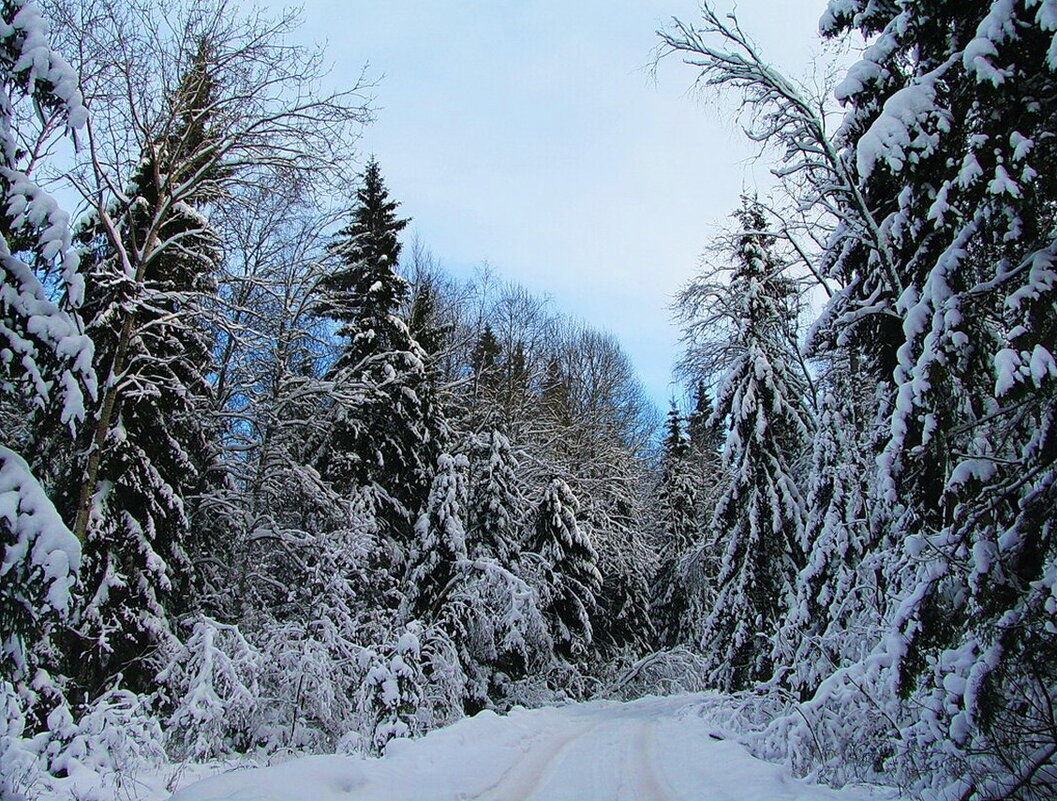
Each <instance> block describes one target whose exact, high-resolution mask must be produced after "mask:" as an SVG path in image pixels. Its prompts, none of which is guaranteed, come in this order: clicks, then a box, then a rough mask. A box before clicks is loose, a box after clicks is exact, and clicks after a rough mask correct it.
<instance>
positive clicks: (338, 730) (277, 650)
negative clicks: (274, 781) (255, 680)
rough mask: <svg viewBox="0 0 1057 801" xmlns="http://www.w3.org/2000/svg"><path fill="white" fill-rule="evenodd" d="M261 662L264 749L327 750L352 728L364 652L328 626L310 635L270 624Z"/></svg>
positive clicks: (260, 731)
mask: <svg viewBox="0 0 1057 801" xmlns="http://www.w3.org/2000/svg"><path fill="white" fill-rule="evenodd" d="M258 636H259V637H260V648H261V653H262V655H263V658H264V668H263V671H262V674H261V692H262V696H263V697H264V698H265V699H266V701H265V703H264V704H263V706H265V707H267V711H266V710H264V709H262V710H260V711H259V713H258V722H257V731H258V739H259V740H260V742H261V743H262V744H264V745H267V746H268V747H280V746H281V747H286V748H300V749H310V750H315V751H320V750H323V751H326V750H332V749H333V748H334V747H335V746H336V745H337V744H338V743H339V741H340V740H341V738H342V737H343V736H344V735H346V734H348V733H349V732H350V730H352V729H353V728H354V727H355V726H356V724H357V721H356V705H355V697H356V695H357V693H358V691H359V688H360V687H361V685H362V683H363V678H364V670H363V668H362V667H361V664H360V661H361V660H360V655H361V653H363V651H364V649H363V648H362V647H361V646H359V645H357V644H355V643H353V642H351V641H350V640H348V639H345V638H344V637H342V636H340V632H338V631H337V630H336V629H335V628H334V627H333V626H328V625H327V621H325V620H321V621H317V625H316V626H313V627H312V628H311V629H308V630H306V629H305V628H303V627H301V626H299V625H295V624H292V623H278V622H273V623H272V624H271V625H270V626H269V627H268V628H267V629H266V630H265V631H263V632H261V633H260V634H259V635H258Z"/></svg>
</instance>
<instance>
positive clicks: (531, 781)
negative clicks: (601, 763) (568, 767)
mask: <svg viewBox="0 0 1057 801" xmlns="http://www.w3.org/2000/svg"><path fill="white" fill-rule="evenodd" d="M604 722H605V721H602V720H598V721H595V722H594V723H588V724H586V725H583V726H579V727H577V728H576V729H575V730H574V731H572V732H571V733H569V734H568V735H566V736H563V737H556V738H554V739H553V740H551V741H549V742H546V743H544V744H543V746H542V747H534V748H532V749H531V750H530V751H529V752H528V753H527V754H526V755H525V757H524V758H522V759H518V760H517V761H516V762H514V764H513V765H511V766H510V767H509V768H507V769H506V770H505V771H504V772H503V775H502V776H500V777H499V779H498V780H497V781H496V782H495V783H494V784H493V785H491V786H490V787H486V788H485V789H484V790H483V791H482V792H480V793H478V794H477V795H473V796H466V797H465V801H529V799H530V798H531V797H532V794H533V793H534V792H536V790H537V789H539V786H540V784H541V783H542V782H543V780H544V778H546V776H547V774H548V773H549V771H548V768H550V767H551V766H552V765H554V763H556V762H557V761H558V760H559V759H560V758H561V755H562V754H563V753H564V752H565V751H567V750H568V749H569V748H570V747H571V746H572V745H573V744H574V743H576V742H578V741H579V740H581V739H582V738H584V737H586V736H587V735H589V734H590V733H591V732H593V731H594V730H595V729H597V728H598V727H599V726H601V725H602V723H604Z"/></svg>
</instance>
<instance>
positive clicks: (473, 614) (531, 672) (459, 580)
mask: <svg viewBox="0 0 1057 801" xmlns="http://www.w3.org/2000/svg"><path fill="white" fill-rule="evenodd" d="M456 569H457V575H456V577H455V578H454V579H453V581H452V587H451V590H450V592H449V594H448V597H447V602H446V605H445V608H444V616H443V619H442V625H443V626H444V627H445V629H446V630H447V631H450V632H452V638H453V640H454V642H455V643H457V647H458V656H459V660H460V662H461V664H462V667H463V669H464V670H465V672H466V690H465V691H466V702H467V704H468V706H469V708H471V709H472V708H482V707H485V706H493V705H498V706H500V707H505V706H508V705H509V704H511V703H513V701H511V698H512V697H514V696H516V695H518V692H519V691H518V686H519V684H521V683H522V682H524V681H525V680H526V679H529V680H531V678H530V677H532V676H538V675H540V674H541V673H544V672H545V671H546V669H547V668H548V667H549V665H550V663H551V662H552V661H553V658H554V647H553V643H552V641H551V638H550V634H549V633H548V630H547V621H546V619H545V618H544V616H543V612H542V608H541V607H542V605H541V603H540V597H539V593H538V592H537V591H536V590H535V589H534V588H533V587H531V586H530V585H529V584H528V583H527V582H526V581H525V580H524V579H522V578H521V577H520V576H518V575H515V574H514V573H513V572H512V571H511V570H508V569H506V568H504V567H503V566H502V565H500V564H499V563H498V562H497V561H496V560H494V559H485V558H481V559H474V560H472V561H463V562H461V563H459V564H458V565H457V568H456Z"/></svg>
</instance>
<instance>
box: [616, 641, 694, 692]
mask: <svg viewBox="0 0 1057 801" xmlns="http://www.w3.org/2000/svg"><path fill="white" fill-rule="evenodd" d="M707 668H708V660H707V659H706V658H705V657H703V656H702V655H701V654H698V653H695V652H694V651H691V650H690V649H689V648H686V647H684V646H676V647H675V648H671V649H669V650H666V651H656V652H654V653H652V654H649V655H648V656H644V657H643V658H642V659H639V660H638V661H636V662H634V663H632V664H631V665H629V666H628V667H627V668H626V669H624V670H623V671H621V673H620V675H619V676H617V678H616V679H615V680H614V681H613V682H612V683H611V684H610V685H609V686H608V687H606V688H605V689H604V690H603V691H602V693H601V694H602V695H603V696H604V697H607V698H619V699H621V700H625V701H630V700H632V699H634V698H641V697H642V696H644V695H674V694H677V693H690V692H700V691H701V690H704V689H706V683H705V674H706V670H707Z"/></svg>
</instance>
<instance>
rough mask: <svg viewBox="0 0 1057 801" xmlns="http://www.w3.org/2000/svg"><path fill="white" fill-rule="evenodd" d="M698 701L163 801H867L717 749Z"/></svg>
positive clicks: (212, 784) (240, 778) (593, 716)
mask: <svg viewBox="0 0 1057 801" xmlns="http://www.w3.org/2000/svg"><path fill="white" fill-rule="evenodd" d="M700 698H701V696H682V697H677V698H646V699H642V700H639V701H633V702H630V703H618V702H612V701H594V702H590V703H584V704H573V705H569V706H565V707H558V708H547V709H537V710H524V709H519V710H515V711H514V712H512V713H511V714H509V715H507V716H503V717H500V716H498V715H495V714H494V713H491V712H483V713H481V714H479V715H476V716H475V717H473V718H467V719H464V720H462V721H460V722H458V723H456V724H455V725H453V726H450V727H448V728H446V729H440V730H437V731H434V732H432V733H431V734H428V735H427V736H425V737H423V738H421V739H420V740H414V741H411V740H393V741H391V742H390V743H389V746H388V749H387V751H386V755H385V756H384V757H383V758H382V759H376V760H363V759H359V758H355V757H343V756H313V757H306V758H301V759H295V760H292V761H290V762H286V763H284V764H281V765H276V766H272V767H267V768H257V769H246V770H237V771H233V772H231V773H226V774H222V775H219V776H213V777H212V778H209V779H205V780H204V781H200V782H198V783H196V784H193V785H191V786H189V787H187V788H185V789H183V790H181V791H180V792H178V793H177V794H176V795H175V796H173V798H172V801H236V799H237V801H294V800H295V799H311V800H312V801H359V799H364V800H366V799H370V800H371V801H404V800H405V799H407V801H411V800H412V799H414V801H424V800H425V799H428V801H447V800H448V799H451V800H452V801H455V799H459V801H474V800H477V801H529V800H530V799H534V800H535V801H704V800H705V799H708V800H709V801H713V800H714V801H823V799H825V801H877V799H879V798H888V799H891V798H894V796H893V795H891V794H885V795H882V794H879V793H878V792H874V791H872V790H871V789H868V788H856V789H854V790H844V791H841V792H836V791H834V790H830V789H828V788H825V787H820V786H818V785H812V784H808V783H806V782H802V781H799V780H797V779H795V778H793V777H792V776H791V775H790V774H789V772H788V771H786V770H785V769H784V768H781V767H779V766H776V765H771V764H768V763H766V762H762V761H760V760H758V759H755V758H754V757H752V756H750V755H749V754H748V752H747V751H746V750H745V749H744V747H742V746H741V745H738V744H737V743H735V742H732V741H729V740H717V739H715V738H714V736H713V734H714V729H713V728H712V727H711V726H710V725H709V724H708V723H707V722H706V721H704V720H703V719H701V718H700V717H699V716H698V715H697V714H696V710H697V709H698V702H699V701H700Z"/></svg>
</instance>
